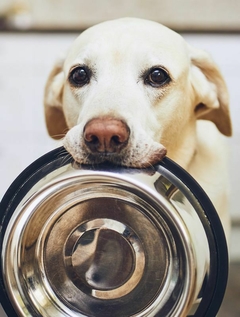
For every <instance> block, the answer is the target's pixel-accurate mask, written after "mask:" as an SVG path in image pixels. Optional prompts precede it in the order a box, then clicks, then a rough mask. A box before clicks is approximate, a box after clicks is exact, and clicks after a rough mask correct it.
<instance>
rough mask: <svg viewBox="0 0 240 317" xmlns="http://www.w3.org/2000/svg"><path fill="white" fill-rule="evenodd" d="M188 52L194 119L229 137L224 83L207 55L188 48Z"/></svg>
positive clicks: (229, 119) (227, 99)
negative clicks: (193, 93) (201, 120)
mask: <svg viewBox="0 0 240 317" xmlns="http://www.w3.org/2000/svg"><path fill="white" fill-rule="evenodd" d="M189 50H190V57H191V62H192V65H191V82H192V87H193V89H194V92H195V97H196V100H195V103H196V106H195V114H196V117H197V118H198V119H205V120H210V121H212V122H214V123H215V125H216V126H217V128H218V130H219V131H220V132H221V133H222V134H224V135H226V136H231V134H232V124H231V118H230V113H229V96H228V91H227V87H226V84H225V81H224V79H223V77H222V75H221V73H220V71H219V69H218V67H217V65H216V64H215V63H214V61H213V60H212V58H211V57H210V55H209V54H207V53H206V52H204V51H201V50H198V49H195V48H193V47H190V46H189Z"/></svg>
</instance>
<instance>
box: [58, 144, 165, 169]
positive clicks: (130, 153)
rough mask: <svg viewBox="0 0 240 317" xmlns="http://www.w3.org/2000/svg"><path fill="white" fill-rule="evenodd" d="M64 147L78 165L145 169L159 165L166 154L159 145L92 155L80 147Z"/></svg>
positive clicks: (65, 145) (66, 145)
mask: <svg viewBox="0 0 240 317" xmlns="http://www.w3.org/2000/svg"><path fill="white" fill-rule="evenodd" d="M64 147H65V148H66V150H67V151H68V152H69V153H70V154H71V155H72V157H73V159H74V160H75V161H76V162H77V163H78V164H84V165H98V164H101V163H109V164H111V165H118V166H125V167H133V168H147V167H150V166H153V165H155V164H157V163H159V162H160V161H161V160H162V159H163V158H164V157H165V156H166V153H167V150H166V149H165V147H163V146H162V145H161V144H157V146H156V145H155V147H149V146H146V147H145V151H142V149H141V151H139V149H138V148H133V149H129V148H125V149H124V150H123V151H121V152H120V153H116V152H96V153H92V152H90V151H86V150H84V149H83V148H80V147H74V146H71V145H69V143H67V142H65V144H64Z"/></svg>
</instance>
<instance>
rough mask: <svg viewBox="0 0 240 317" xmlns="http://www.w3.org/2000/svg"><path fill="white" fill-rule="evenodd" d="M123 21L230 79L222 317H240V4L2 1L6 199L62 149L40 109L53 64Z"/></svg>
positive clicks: (228, 0)
mask: <svg viewBox="0 0 240 317" xmlns="http://www.w3.org/2000/svg"><path fill="white" fill-rule="evenodd" d="M125 16H131V17H140V18H145V19H151V20H154V21H157V22H160V23H163V24H165V25H166V26H168V27H170V28H172V29H174V30H175V31H177V32H179V33H181V34H182V36H183V37H184V38H185V39H186V40H187V41H188V42H189V43H190V44H192V45H194V46H196V47H199V48H202V49H205V50H207V51H208V52H209V53H210V54H211V55H212V56H213V58H214V59H215V61H216V62H217V63H218V65H219V66H220V69H221V71H222V73H223V75H224V77H225V79H226V82H227V85H228V88H229V92H230V106H231V112H232V119H233V128H234V135H233V137H232V138H230V139H228V140H227V142H228V144H229V152H230V164H229V173H230V180H231V209H230V212H231V216H232V224H233V230H232V236H231V249H230V260H231V266H230V276H229V285H228V289H227V292H226V296H225V300H224V302H223V305H222V307H221V309H220V313H219V315H218V316H220V317H239V316H240V301H239V298H240V264H239V263H240V246H239V241H240V212H239V202H238V195H240V184H239V179H240V168H239V159H240V107H239V102H240V101H239V100H240V75H239V74H240V1H239V0H201V1H198V0H195V1H193V0H175V1H174V0H161V1H157V0H133V1H128V0H121V1H117V0H101V1H98V0H96V1H94V0H88V1H83V0H71V1H68V0H1V1H0V109H1V112H0V131H1V134H0V176H1V181H0V199H1V197H2V196H3V195H4V193H5V191H6V190H7V188H8V186H9V185H10V184H11V182H12V181H13V180H14V179H15V178H16V176H17V175H18V174H19V173H20V172H21V171H22V170H23V169H24V168H25V167H26V166H27V165H29V164H30V163H31V162H32V161H33V160H35V159H36V158H38V157H39V156H41V155H43V154H44V153H46V152H47V151H49V150H51V149H53V148H55V147H57V146H59V145H60V143H57V142H56V141H53V140H51V139H50V138H49V136H48V135H47V131H46V128H45V123H44V116H43V105H42V100H43V91H44V85H45V82H46V78H47V76H48V73H49V72H50V70H51V67H52V65H53V63H54V61H55V60H56V59H57V57H58V56H60V55H61V54H62V52H65V51H66V50H67V49H68V47H69V46H70V44H71V43H72V41H73V40H74V39H75V38H76V37H77V35H78V34H79V33H80V32H81V31H83V30H84V29H86V28H87V27H89V26H91V25H93V24H96V23H99V22H102V21H105V20H109V19H114V18H119V17H125ZM3 316H5V314H4V312H3V311H2V310H1V307H0V317H3ZM213 317H214V316H213Z"/></svg>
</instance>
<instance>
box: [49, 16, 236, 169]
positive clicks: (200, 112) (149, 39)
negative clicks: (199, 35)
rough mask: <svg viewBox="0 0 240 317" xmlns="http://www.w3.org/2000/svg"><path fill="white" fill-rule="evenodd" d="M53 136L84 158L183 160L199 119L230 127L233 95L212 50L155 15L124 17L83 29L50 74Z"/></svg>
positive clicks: (143, 162)
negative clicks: (195, 46) (192, 44)
mask: <svg viewBox="0 0 240 317" xmlns="http://www.w3.org/2000/svg"><path fill="white" fill-rule="evenodd" d="M45 113H46V121H47V127H48V130H49V133H50V135H51V136H52V137H55V138H59V137H62V136H63V134H64V135H65V133H66V135H65V136H64V146H65V147H66V149H67V150H68V151H69V152H70V153H71V154H72V156H73V157H74V159H75V160H76V161H78V162H79V163H85V164H89V163H90V164H91V163H99V162H103V161H110V162H113V163H117V164H121V165H127V166H134V167H143V166H148V165H151V164H155V163H156V162H158V161H159V160H161V159H162V158H163V156H164V155H165V154H166V151H168V155H169V156H170V157H171V158H173V159H175V160H176V161H178V162H179V163H180V164H182V165H186V164H187V161H188V160H189V159H190V158H191V156H192V155H193V153H194V151H195V138H196V129H195V125H196V120H197V119H199V118H203V119H208V120H212V121H213V122H214V123H215V124H216V125H217V127H218V129H219V130H220V131H221V132H222V133H223V134H225V135H230V134H231V124H230V119H229V113H228V95H227V91H226V87H225V84H224V81H223V79H222V77H221V75H220V73H219V71H218V69H217V67H216V65H215V64H214V63H213V62H212V60H211V59H210V57H209V56H208V55H207V54H206V53H204V52H202V51H199V50H195V49H193V48H191V47H190V46H189V45H187V43H186V42H185V41H184V40H183V38H182V37H181V36H179V35H178V34H176V33H175V32H173V31H171V30H169V29H168V28H166V27H164V26H162V25H160V24H158V23H155V22H150V21H145V20H139V19H120V20H115V21H109V22H105V23H102V24H100V25H97V26H95V27H92V28H90V29H88V30H87V31H85V32H83V33H82V34H81V35H80V36H79V37H78V38H77V39H76V41H75V42H74V43H73V45H72V47H71V48H70V50H69V53H68V55H67V57H66V59H65V60H63V61H62V62H59V63H58V64H57V65H56V66H55V67H54V70H53V71H52V73H51V74H50V77H49V80H48V83H47V86H46V91H45Z"/></svg>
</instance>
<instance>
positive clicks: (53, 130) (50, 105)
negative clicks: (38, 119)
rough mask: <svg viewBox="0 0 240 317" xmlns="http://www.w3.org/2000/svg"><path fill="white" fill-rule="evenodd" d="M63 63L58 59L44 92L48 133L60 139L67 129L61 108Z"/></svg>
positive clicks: (62, 60)
mask: <svg viewBox="0 0 240 317" xmlns="http://www.w3.org/2000/svg"><path fill="white" fill-rule="evenodd" d="M63 63H64V59H63V58H62V59H59V60H58V61H57V63H55V65H54V67H53V69H52V71H51V73H50V74H49V77H48V80H47V83H46V86H45V93H44V110H45V120H46V126H47V130H48V133H49V135H50V136H51V137H52V138H54V139H56V140H57V139H61V138H62V137H63V136H64V135H65V134H66V132H67V131H68V127H67V123H66V120H65V117H64V113H63V109H62V95H63V84H64V74H63Z"/></svg>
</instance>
